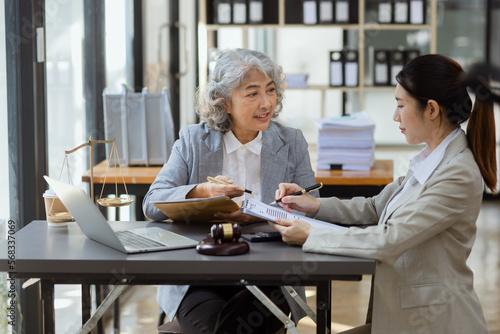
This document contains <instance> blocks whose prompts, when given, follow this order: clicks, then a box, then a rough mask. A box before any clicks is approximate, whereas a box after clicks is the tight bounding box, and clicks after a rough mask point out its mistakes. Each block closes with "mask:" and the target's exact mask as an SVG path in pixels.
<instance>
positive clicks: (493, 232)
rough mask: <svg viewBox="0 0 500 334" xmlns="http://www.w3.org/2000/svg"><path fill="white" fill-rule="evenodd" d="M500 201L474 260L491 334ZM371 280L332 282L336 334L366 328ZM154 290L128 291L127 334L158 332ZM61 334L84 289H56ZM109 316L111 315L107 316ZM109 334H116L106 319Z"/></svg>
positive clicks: (486, 210)
mask: <svg viewBox="0 0 500 334" xmlns="http://www.w3.org/2000/svg"><path fill="white" fill-rule="evenodd" d="M499 217H500V200H499V199H496V200H486V201H485V202H484V203H483V206H482V209H481V212H480V215H479V219H478V222H477V225H478V233H477V239H476V243H475V246H474V248H473V250H472V253H471V255H470V258H469V265H470V267H471V268H472V269H473V270H474V272H475V287H476V291H477V293H478V295H479V299H480V300H481V303H482V306H483V310H484V314H485V317H486V322H487V325H488V330H489V333H490V334H500V293H499V291H500V241H499V240H500V218H499ZM370 279H371V277H369V276H366V277H363V280H362V281H361V282H333V283H332V287H333V289H332V290H333V291H332V305H333V310H332V320H333V323H332V330H333V333H338V332H339V331H341V330H345V329H347V328H350V327H353V326H356V325H359V324H362V323H363V322H364V319H365V315H366V308H367V304H368V297H369V291H370ZM155 294H156V287H155V286H138V287H134V288H131V289H129V290H128V291H127V292H126V293H125V295H124V296H123V297H122V298H121V304H122V306H121V326H120V333H122V334H139V333H140V334H143V333H156V327H157V321H158V310H159V309H158V305H157V304H156V301H155ZM56 297H57V299H56V333H57V334H64V333H74V332H75V331H76V329H77V328H78V321H79V316H80V314H79V310H80V305H79V300H78V299H79V287H78V286H57V287H56ZM308 303H309V305H311V306H312V307H314V305H315V291H314V289H308ZM107 318H108V319H109V318H110V317H109V316H108V317H107ZM298 330H299V333H301V334H309V333H311V334H312V333H315V329H314V324H313V323H312V321H310V320H309V319H307V318H305V319H303V320H302V321H301V322H300V323H299V326H298ZM105 333H106V334H110V333H114V331H113V329H112V326H111V322H110V321H107V326H106V329H105Z"/></svg>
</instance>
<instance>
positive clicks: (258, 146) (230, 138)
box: [224, 130, 262, 155]
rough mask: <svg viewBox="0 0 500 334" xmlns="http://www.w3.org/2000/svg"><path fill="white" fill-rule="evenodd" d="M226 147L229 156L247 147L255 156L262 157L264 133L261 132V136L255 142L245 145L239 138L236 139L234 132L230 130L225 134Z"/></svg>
mask: <svg viewBox="0 0 500 334" xmlns="http://www.w3.org/2000/svg"><path fill="white" fill-rule="evenodd" d="M224 146H225V147H226V153H227V154H231V153H233V152H234V151H236V150H237V149H239V148H240V147H241V146H245V147H246V148H247V149H248V150H249V151H250V152H252V153H253V154H256V155H260V152H261V150H262V131H259V134H258V135H257V137H255V139H254V140H252V141H251V142H248V143H246V144H245V145H243V144H242V143H240V141H239V140H238V138H236V136H235V135H234V133H233V131H231V130H230V131H228V132H226V133H225V134H224Z"/></svg>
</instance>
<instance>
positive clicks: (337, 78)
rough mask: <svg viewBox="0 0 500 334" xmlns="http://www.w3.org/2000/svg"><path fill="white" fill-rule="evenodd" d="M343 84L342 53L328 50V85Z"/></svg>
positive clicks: (339, 85) (336, 85)
mask: <svg viewBox="0 0 500 334" xmlns="http://www.w3.org/2000/svg"><path fill="white" fill-rule="evenodd" d="M343 85H344V54H343V52H342V51H330V87H341V86H343Z"/></svg>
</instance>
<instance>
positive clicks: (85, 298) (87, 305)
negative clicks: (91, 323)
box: [82, 284, 92, 326]
mask: <svg viewBox="0 0 500 334" xmlns="http://www.w3.org/2000/svg"><path fill="white" fill-rule="evenodd" d="M91 312H92V292H91V287H90V285H88V284H82V326H83V325H85V323H86V322H87V321H88V320H89V319H90V314H91Z"/></svg>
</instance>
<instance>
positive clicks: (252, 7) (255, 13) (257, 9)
mask: <svg viewBox="0 0 500 334" xmlns="http://www.w3.org/2000/svg"><path fill="white" fill-rule="evenodd" d="M263 1H264V0H248V23H250V24H261V23H263V22H264V3H263Z"/></svg>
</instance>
